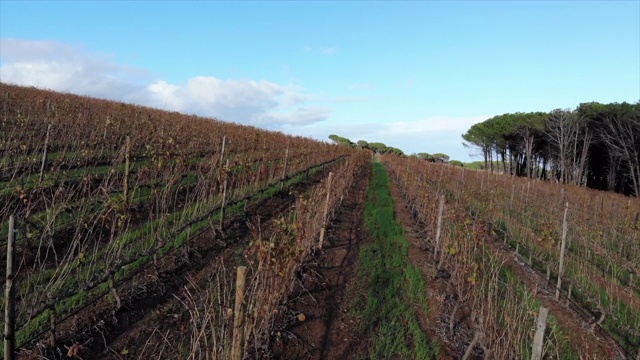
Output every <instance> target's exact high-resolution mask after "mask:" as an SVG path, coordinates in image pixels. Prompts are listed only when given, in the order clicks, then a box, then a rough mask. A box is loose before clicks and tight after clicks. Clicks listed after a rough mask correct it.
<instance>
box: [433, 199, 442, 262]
mask: <svg viewBox="0 0 640 360" xmlns="http://www.w3.org/2000/svg"><path fill="white" fill-rule="evenodd" d="M443 212H444V195H441V196H440V208H439V209H438V227H437V229H436V244H435V246H434V248H433V260H434V261H435V260H437V259H438V246H439V245H440V235H441V234H442V213H443Z"/></svg>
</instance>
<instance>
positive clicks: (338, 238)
mask: <svg viewBox="0 0 640 360" xmlns="http://www.w3.org/2000/svg"><path fill="white" fill-rule="evenodd" d="M363 169H365V170H364V171H363V172H362V173H361V174H360V176H359V177H358V178H357V179H356V181H354V184H353V185H352V186H351V188H350V190H349V193H348V195H347V196H346V197H345V199H344V201H343V204H342V206H341V207H340V208H339V209H338V211H337V213H336V217H335V220H334V221H333V222H332V223H331V224H330V225H329V227H328V238H327V241H326V242H325V246H324V248H323V249H322V250H321V251H317V252H316V253H315V257H314V258H312V259H310V260H309V262H308V263H307V265H306V266H305V267H303V268H302V269H301V271H300V274H299V277H298V280H299V281H298V283H297V284H296V285H295V287H294V290H293V292H292V295H291V296H290V297H289V300H288V301H287V302H286V303H285V304H284V305H283V306H281V307H280V311H279V316H278V318H277V319H276V321H275V324H276V326H275V328H279V329H280V330H279V331H277V330H275V331H274V332H273V334H272V336H271V340H270V341H271V354H269V356H268V357H269V358H274V359H287V360H289V359H291V360H295V359H354V358H358V357H366V356H365V354H366V353H367V351H368V349H367V348H366V343H367V341H366V340H367V334H363V333H362V332H360V331H359V324H358V322H357V319H356V318H355V317H354V316H352V315H351V314H350V311H349V305H350V304H352V298H353V296H354V294H355V292H356V291H358V284H356V281H355V280H356V271H357V270H356V263H357V260H358V254H359V248H360V246H361V245H363V244H365V243H367V242H369V241H370V238H369V237H368V235H367V234H366V231H365V230H364V203H365V199H366V192H367V187H368V184H369V180H370V177H371V164H369V163H368V164H366V165H365V166H364V167H363ZM299 314H304V317H305V320H304V321H300V320H299V319H298V315H299Z"/></svg>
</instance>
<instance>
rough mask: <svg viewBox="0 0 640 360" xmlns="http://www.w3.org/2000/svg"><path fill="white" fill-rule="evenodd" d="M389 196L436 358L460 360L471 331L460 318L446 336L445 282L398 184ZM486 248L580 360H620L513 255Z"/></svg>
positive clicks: (612, 346) (605, 340) (500, 248)
mask: <svg viewBox="0 0 640 360" xmlns="http://www.w3.org/2000/svg"><path fill="white" fill-rule="evenodd" d="M392 196H393V198H394V207H395V210H396V218H397V221H398V222H399V223H400V224H401V225H402V226H403V228H404V229H405V237H406V239H407V241H409V243H410V244H411V246H410V248H409V260H410V261H411V263H412V264H414V265H416V266H418V267H419V268H420V269H421V271H422V274H423V276H424V278H425V280H426V282H427V296H428V301H429V308H430V312H429V315H428V319H429V320H428V325H427V328H428V334H429V337H430V338H431V339H433V340H434V341H436V340H437V341H438V342H439V344H440V350H441V352H440V355H439V359H453V358H455V359H457V358H461V357H462V355H463V354H464V352H465V350H466V346H467V345H468V344H469V342H470V341H471V338H472V337H473V332H472V330H470V329H469V328H468V325H469V324H466V323H465V321H464V320H465V319H464V316H463V317H462V319H461V322H460V323H459V324H458V327H457V331H456V333H457V335H453V336H452V335H450V334H449V332H448V326H449V324H448V322H449V317H450V313H451V311H452V305H451V304H450V302H449V301H447V299H448V289H447V284H446V281H445V280H443V279H442V278H441V277H439V276H438V274H437V273H436V270H435V267H434V265H433V262H432V261H430V260H431V257H432V256H433V253H431V252H427V251H424V250H422V244H423V239H424V234H420V232H419V230H418V229H419V227H418V226H417V225H416V223H415V222H414V221H413V219H412V218H411V216H410V214H409V210H408V209H407V208H406V207H405V203H404V202H403V201H402V196H401V194H400V191H399V189H398V185H397V184H396V183H395V182H393V181H392ZM488 245H489V246H490V247H491V248H492V249H493V251H494V252H495V254H496V255H497V256H499V258H500V259H501V260H502V261H503V262H504V266H507V267H508V268H510V269H511V270H513V271H515V272H516V273H518V275H519V278H520V279H522V281H523V283H525V284H526V285H527V287H528V288H529V289H530V290H531V291H533V293H534V294H535V295H536V298H537V299H538V300H539V301H540V303H542V304H543V305H544V306H546V307H548V308H549V310H550V314H553V315H554V316H555V317H556V318H557V319H558V322H559V324H560V326H561V328H562V330H563V333H564V334H565V335H566V336H567V338H568V339H569V342H570V343H571V345H572V347H573V348H574V349H575V350H576V351H577V352H578V354H579V356H580V357H581V359H617V358H620V357H619V356H620V354H619V351H618V350H617V347H616V345H615V344H614V343H613V342H612V341H611V340H609V339H608V338H607V337H603V336H601V335H602V334H599V333H597V332H596V333H595V334H594V333H593V332H591V331H590V329H589V324H588V323H587V321H585V319H583V318H582V317H580V316H579V315H578V314H577V312H576V310H575V309H573V308H571V307H570V306H569V305H567V303H566V302H565V301H561V302H557V301H555V299H554V295H555V292H554V291H553V290H552V289H551V287H550V286H547V282H546V279H544V278H542V277H540V276H539V274H537V273H535V272H534V271H533V270H531V269H529V268H528V267H527V266H526V265H525V264H524V261H522V260H521V259H519V258H517V257H515V254H514V253H513V252H512V251H510V250H509V249H506V248H504V246H503V245H502V243H501V242H498V241H494V242H493V243H489V244H488ZM532 325H533V324H532ZM622 358H624V357H622Z"/></svg>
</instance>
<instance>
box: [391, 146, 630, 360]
mask: <svg viewBox="0 0 640 360" xmlns="http://www.w3.org/2000/svg"><path fill="white" fill-rule="evenodd" d="M384 159H385V164H387V166H388V167H389V169H390V170H391V172H392V174H393V176H394V177H395V179H396V180H397V182H398V184H399V185H400V187H401V188H402V190H403V194H404V197H405V201H406V203H407V206H408V207H409V208H410V210H411V212H412V215H413V216H414V219H415V220H416V221H417V222H418V223H419V224H420V225H421V227H422V229H423V231H424V232H425V238H426V241H427V242H426V243H425V247H426V248H430V249H434V250H435V251H437V252H439V253H440V254H441V255H440V256H439V257H438V262H437V264H438V265H437V266H438V267H439V268H444V269H447V270H448V271H449V272H451V279H450V283H451V288H452V289H453V290H452V293H453V294H454V295H455V296H454V298H455V299H456V300H455V302H454V303H455V304H454V305H452V306H453V310H452V314H451V316H452V318H453V317H454V316H455V312H456V311H459V307H466V306H468V307H469V308H470V309H472V312H473V314H474V315H475V318H474V319H473V326H474V327H475V330H474V331H473V332H475V333H479V334H482V335H483V337H482V339H483V340H482V341H481V343H482V345H483V346H484V347H485V351H492V352H491V356H490V357H492V358H493V357H495V358H514V357H515V358H528V357H530V351H531V347H530V340H529V338H528V336H529V335H528V332H529V329H530V327H531V324H535V318H536V314H537V307H538V306H539V305H540V304H539V301H538V300H537V298H538V297H537V295H536V293H537V291H538V289H537V288H531V287H527V286H525V282H523V281H522V280H521V279H519V278H518V273H517V272H513V271H512V270H510V267H509V266H505V264H504V262H503V261H504V259H502V258H501V257H500V256H499V253H497V252H496V251H494V249H493V248H492V246H490V244H493V243H494V242H495V241H496V240H501V241H503V242H505V243H506V244H507V245H508V246H510V247H511V249H512V250H514V251H515V252H516V254H517V256H519V257H520V258H522V259H524V261H525V262H526V265H528V266H530V267H532V268H533V269H537V270H538V273H541V274H545V273H546V274H547V277H548V279H549V281H553V284H555V283H556V282H555V280H556V279H557V278H558V276H559V275H558V273H560V277H561V279H562V290H563V292H564V293H565V294H566V293H568V294H569V296H570V297H572V299H573V300H574V301H577V302H578V303H579V304H580V306H581V307H582V309H581V310H583V309H587V310H588V314H589V316H587V317H586V318H585V319H584V321H585V322H586V323H589V324H591V326H593V327H594V328H595V327H596V326H600V325H602V326H603V327H604V329H606V331H607V333H608V334H610V335H611V336H613V337H614V338H615V339H616V341H617V342H618V343H620V344H621V346H622V349H621V351H626V352H627V353H634V354H635V352H637V351H638V348H639V347H640V343H639V342H638V339H639V338H638V335H640V334H638V333H637V329H639V328H640V302H639V300H638V293H637V278H636V279H634V276H633V275H632V274H635V269H637V266H638V264H639V263H638V260H639V259H638V249H637V246H638V244H637V237H638V228H637V226H638V224H637V222H636V221H637V219H636V215H635V214H636V213H637V212H638V211H640V207H639V206H638V205H639V204H638V202H637V200H635V199H631V200H630V199H628V198H624V197H623V196H621V195H618V194H612V193H601V192H595V191H591V190H585V189H582V188H578V187H569V186H566V187H562V186H561V185H559V184H554V183H549V182H540V181H535V182H534V181H527V180H526V179H522V178H516V177H508V176H502V175H493V174H490V173H488V172H482V171H473V170H466V169H463V168H460V167H453V166H448V165H441V164H430V163H425V162H424V161H421V160H419V159H410V158H409V159H401V158H397V157H391V156H387V157H385V158H384ZM441 198H442V200H443V202H444V203H445V206H444V209H445V210H444V214H443V216H442V218H441V221H442V224H441V226H438V221H437V218H438V216H437V214H438V210H439V209H438V207H439V203H440V200H441ZM594 198H595V199H594ZM594 200H596V201H594ZM594 202H595V203H596V204H597V206H594ZM566 203H569V210H568V214H567V215H568V216H567V218H568V230H569V231H568V237H567V251H566V255H565V257H564V271H560V269H559V262H560V261H559V260H560V259H559V258H560V253H561V251H560V239H561V234H562V225H563V213H564V210H565V206H566ZM594 207H595V209H594ZM603 208H604V210H602V209H603ZM596 218H597V219H596ZM439 228H441V235H440V239H439V240H440V241H439V242H436V238H437V237H438V235H437V234H436V233H437V230H436V229H439ZM542 279H544V275H543V277H542ZM569 289H570V290H569ZM556 315H558V314H556ZM551 322H552V324H553V323H557V322H556V319H555V318H554V317H553V312H552V316H551ZM452 329H453V326H452ZM505 329H509V331H505ZM552 332H553V336H550V335H548V336H547V339H551V340H553V341H555V343H554V344H553V346H552V348H551V349H547V351H551V353H552V354H553V353H554V352H555V353H557V354H558V355H559V356H560V357H561V358H567V357H571V356H577V355H579V356H587V357H588V356H593V354H589V353H583V351H585V350H584V349H582V348H578V349H572V346H575V344H573V345H572V346H569V343H568V340H567V339H568V338H569V337H570V335H571V330H569V329H566V328H563V327H560V326H555V327H552ZM604 335H607V334H606V333H605V334H604ZM605 338H606V337H605ZM547 346H549V344H547ZM495 351H499V352H500V354H496V353H495ZM574 351H578V354H576V353H575V352H574ZM485 358H486V354H485Z"/></svg>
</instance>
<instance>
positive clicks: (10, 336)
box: [4, 215, 16, 360]
mask: <svg viewBox="0 0 640 360" xmlns="http://www.w3.org/2000/svg"><path fill="white" fill-rule="evenodd" d="M15 235H16V233H15V218H14V217H13V215H11V216H10V217H9V237H8V239H7V276H6V287H5V308H4V358H5V359H6V360H13V359H14V357H13V352H14V348H15V345H16V342H15V333H14V330H15V329H14V327H15V318H16V314H15V293H16V292H15V288H14V286H13V278H14V276H15V275H14V273H13V272H14V270H15V266H13V255H14V248H13V245H14V242H15Z"/></svg>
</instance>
